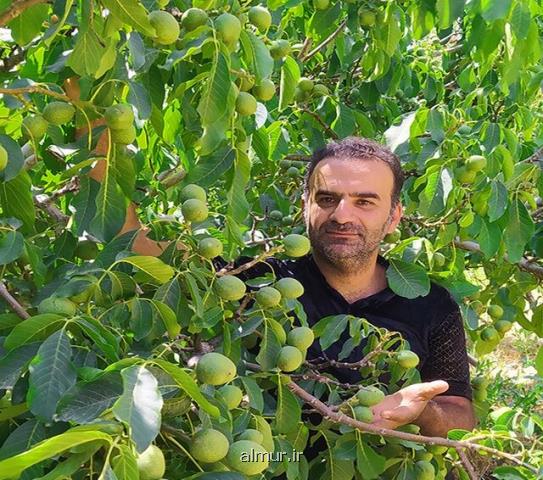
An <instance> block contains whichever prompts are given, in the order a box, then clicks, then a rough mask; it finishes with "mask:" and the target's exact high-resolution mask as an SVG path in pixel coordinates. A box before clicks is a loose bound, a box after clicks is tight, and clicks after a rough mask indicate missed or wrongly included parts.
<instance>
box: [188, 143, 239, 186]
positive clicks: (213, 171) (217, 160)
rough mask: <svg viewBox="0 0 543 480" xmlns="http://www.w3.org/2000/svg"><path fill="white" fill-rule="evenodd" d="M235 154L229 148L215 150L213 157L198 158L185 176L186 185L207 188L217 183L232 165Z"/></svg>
mask: <svg viewBox="0 0 543 480" xmlns="http://www.w3.org/2000/svg"><path fill="white" fill-rule="evenodd" d="M235 158H236V152H235V150H234V149H232V148H231V147H229V146H224V147H223V148H220V149H219V150H216V151H215V152H214V153H213V155H206V156H203V157H200V159H199V160H198V162H197V163H196V165H195V167H194V168H192V169H191V170H190V171H189V174H188V175H187V178H186V182H187V183H196V184H197V185H200V186H201V187H208V186H210V185H213V184H214V183H215V182H217V181H218V180H219V179H220V178H221V177H222V176H223V175H224V174H225V173H226V172H227V171H228V170H230V168H231V167H232V165H233V164H234V159H235Z"/></svg>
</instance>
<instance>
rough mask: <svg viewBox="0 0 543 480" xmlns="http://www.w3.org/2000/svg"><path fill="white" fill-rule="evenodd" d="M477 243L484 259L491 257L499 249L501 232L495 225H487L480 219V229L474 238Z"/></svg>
mask: <svg viewBox="0 0 543 480" xmlns="http://www.w3.org/2000/svg"><path fill="white" fill-rule="evenodd" d="M476 238H477V240H478V241H479V246H480V247H481V251H482V252H483V253H484V254H485V256H486V257H488V258H491V257H493V256H494V255H495V254H496V253H497V252H498V249H499V248H500V243H501V240H502V236H501V230H500V227H499V226H498V224H497V223H488V222H487V221H486V220H485V219H484V218H483V219H481V229H480V230H479V235H478V236H477V237H476Z"/></svg>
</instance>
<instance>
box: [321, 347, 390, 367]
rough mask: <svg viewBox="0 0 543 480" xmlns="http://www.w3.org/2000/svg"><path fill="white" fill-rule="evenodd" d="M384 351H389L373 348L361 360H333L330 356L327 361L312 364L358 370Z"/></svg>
mask: <svg viewBox="0 0 543 480" xmlns="http://www.w3.org/2000/svg"><path fill="white" fill-rule="evenodd" d="M382 353H388V351H387V350H372V351H371V352H370V353H368V354H367V355H366V356H365V357H364V358H362V359H361V360H359V361H358V362H352V363H348V362H338V361H337V360H333V359H331V358H328V359H327V360H326V361H325V362H322V363H319V364H316V365H314V364H310V365H311V367H312V368H316V369H318V370H321V369H324V368H327V367H329V366H330V367H335V368H347V369H350V370H358V369H359V368H362V367H365V366H366V365H367V364H368V363H369V362H370V360H371V359H372V358H373V357H376V356H377V355H380V354H382Z"/></svg>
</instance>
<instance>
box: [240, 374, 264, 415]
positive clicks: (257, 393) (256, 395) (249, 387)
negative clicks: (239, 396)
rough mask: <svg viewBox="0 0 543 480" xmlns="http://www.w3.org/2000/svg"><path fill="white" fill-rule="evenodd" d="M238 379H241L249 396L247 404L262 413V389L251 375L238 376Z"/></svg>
mask: <svg viewBox="0 0 543 480" xmlns="http://www.w3.org/2000/svg"><path fill="white" fill-rule="evenodd" d="M240 380H241V381H242V383H243V386H244V387H245V391H246V392H247V396H248V397H249V405H250V406H251V408H254V409H255V410H256V411H257V412H260V413H262V411H263V410H264V397H263V396H262V389H261V388H260V387H259V386H258V383H257V382H256V381H255V380H254V379H252V378H251V377H240Z"/></svg>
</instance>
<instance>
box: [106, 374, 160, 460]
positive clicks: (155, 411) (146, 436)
mask: <svg viewBox="0 0 543 480" xmlns="http://www.w3.org/2000/svg"><path fill="white" fill-rule="evenodd" d="M121 375H122V377H123V384H124V389H123V394H122V395H121V397H120V398H119V399H118V400H117V401H116V402H115V405H114V406H113V414H114V415H115V418H116V419H117V420H119V421H122V422H125V423H126V424H127V425H128V426H129V427H130V437H131V439H132V440H133V441H134V443H135V444H136V450H137V451H138V452H139V453H141V452H143V451H144V450H145V449H146V448H147V447H148V446H149V445H151V443H152V441H153V440H154V439H155V438H156V436H157V435H158V432H159V431H160V423H161V422H160V410H161V409H162V404H163V401H162V396H161V395H160V392H159V390H158V382H157V380H156V378H155V377H154V376H153V374H152V373H151V372H149V370H147V369H146V368H145V367H143V366H141V365H133V366H131V367H128V368H125V369H124V370H122V371H121Z"/></svg>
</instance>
